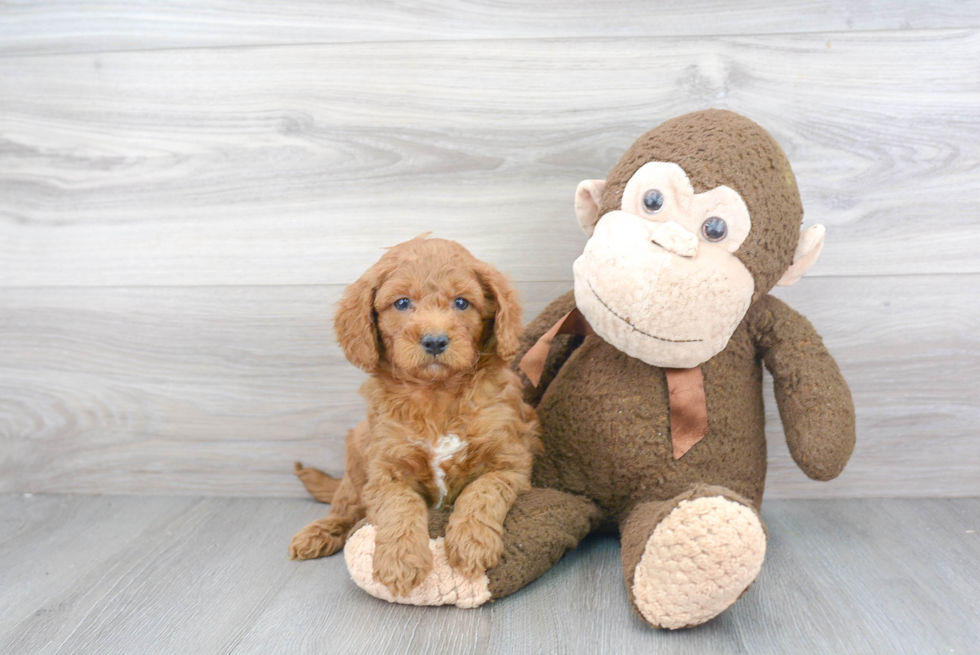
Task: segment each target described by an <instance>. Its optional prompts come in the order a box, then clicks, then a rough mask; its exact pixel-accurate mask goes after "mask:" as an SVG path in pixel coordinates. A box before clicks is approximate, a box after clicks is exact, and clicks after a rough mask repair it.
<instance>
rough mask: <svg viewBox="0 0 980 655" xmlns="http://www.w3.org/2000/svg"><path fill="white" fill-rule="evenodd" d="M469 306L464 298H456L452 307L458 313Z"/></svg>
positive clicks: (468, 302)
mask: <svg viewBox="0 0 980 655" xmlns="http://www.w3.org/2000/svg"><path fill="white" fill-rule="evenodd" d="M469 306H470V301H469V300H467V299H466V298H457V299H456V300H454V301H453V307H455V308H456V309H458V310H460V311H462V310H464V309H466V308H467V307H469Z"/></svg>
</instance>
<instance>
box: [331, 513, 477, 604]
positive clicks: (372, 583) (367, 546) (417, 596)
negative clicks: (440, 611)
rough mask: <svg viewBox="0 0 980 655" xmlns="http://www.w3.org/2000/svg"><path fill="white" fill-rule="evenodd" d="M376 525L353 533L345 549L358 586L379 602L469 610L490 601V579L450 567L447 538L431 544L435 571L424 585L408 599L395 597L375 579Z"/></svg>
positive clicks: (348, 564) (346, 558)
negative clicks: (475, 576) (469, 575)
mask: <svg viewBox="0 0 980 655" xmlns="http://www.w3.org/2000/svg"><path fill="white" fill-rule="evenodd" d="M375 534H376V530H375V528H374V526H373V525H370V524H363V525H362V526H361V527H360V528H358V529H356V530H354V531H352V533H351V536H350V538H349V539H348V540H347V543H346V545H345V546H344V559H345V560H346V563H347V570H348V571H349V572H350V575H351V578H352V579H353V580H354V582H355V583H356V584H357V585H358V586H359V587H361V588H362V589H364V591H366V592H368V593H369V594H371V595H372V596H374V597H376V598H381V599H383V600H386V601H388V602H389V603H402V604H407V605H455V606H456V607H460V608H464V609H469V608H473V607H479V606H480V605H482V604H484V603H485V602H487V601H488V600H490V590H489V588H488V582H487V576H486V575H481V576H479V577H477V578H473V579H471V578H466V577H464V576H463V575H461V574H460V573H459V572H458V571H457V570H456V569H454V568H452V567H451V566H449V561H448V559H447V558H446V543H445V539H444V538H443V537H439V538H438V539H430V540H429V549H430V550H431V551H432V562H433V567H432V571H430V572H429V574H428V575H427V576H426V577H425V579H424V580H423V581H422V583H421V584H420V585H418V586H417V587H415V588H414V589H413V590H412V591H411V593H410V594H409V595H408V596H407V597H404V596H397V597H396V596H394V595H393V594H392V593H391V592H390V591H389V590H388V588H387V587H385V586H384V585H383V584H381V583H380V582H378V581H377V580H375V579H374V576H373V575H372V572H373V569H374V564H373V558H374V538H375Z"/></svg>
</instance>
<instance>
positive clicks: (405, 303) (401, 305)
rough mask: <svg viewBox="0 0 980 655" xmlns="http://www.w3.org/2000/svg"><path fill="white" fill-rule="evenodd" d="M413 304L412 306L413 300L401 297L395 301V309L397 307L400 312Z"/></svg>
mask: <svg viewBox="0 0 980 655" xmlns="http://www.w3.org/2000/svg"><path fill="white" fill-rule="evenodd" d="M411 306H412V301H411V300H409V299H408V298H399V299H398V300H396V301H395V309H397V310H398V311H400V312H403V311H405V310H406V309H408V308H409V307H411Z"/></svg>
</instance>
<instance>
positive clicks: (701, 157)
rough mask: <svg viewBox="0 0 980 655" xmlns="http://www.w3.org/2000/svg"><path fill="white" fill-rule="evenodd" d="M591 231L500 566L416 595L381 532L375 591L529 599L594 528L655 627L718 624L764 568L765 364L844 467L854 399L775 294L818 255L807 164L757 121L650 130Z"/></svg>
mask: <svg viewBox="0 0 980 655" xmlns="http://www.w3.org/2000/svg"><path fill="white" fill-rule="evenodd" d="M575 209H576V214H577V217H578V222H579V225H580V226H581V228H582V229H583V230H584V231H585V233H586V234H587V235H588V236H589V241H588V243H587V244H586V246H585V251H584V253H583V254H582V256H581V257H579V258H578V259H577V260H576V261H575V264H574V268H573V271H574V281H575V289H574V291H573V292H569V293H568V294H566V295H564V296H562V297H560V298H558V299H556V300H555V301H554V302H552V303H551V304H550V305H549V306H548V307H547V308H546V309H545V310H544V312H542V313H541V315H540V316H538V317H537V318H536V319H535V320H534V321H533V322H532V323H531V324H530V325H529V326H528V327H527V328H526V331H525V334H524V337H523V342H522V348H521V351H520V353H519V354H518V356H517V360H516V361H519V362H522V370H523V371H524V373H525V374H526V378H525V380H526V383H525V398H526V400H527V401H528V402H529V403H530V404H532V405H533V406H534V407H536V409H537V412H538V416H539V418H540V421H541V426H542V435H541V438H542V441H543V442H544V447H545V451H544V453H543V455H541V456H540V457H539V458H538V459H537V461H536V462H535V465H534V485H535V488H534V489H532V490H531V491H530V492H527V493H525V494H524V495H522V496H521V497H520V498H519V499H518V501H517V503H516V504H515V505H514V507H513V509H512V510H511V512H510V514H509V515H508V517H507V520H506V521H505V523H504V534H503V539H504V554H503V556H502V558H501V561H500V563H499V564H498V565H497V566H496V567H494V568H493V569H490V570H489V571H487V573H486V575H485V576H481V577H479V578H478V579H466V578H463V577H461V576H459V575H458V573H457V572H455V571H453V570H452V569H451V568H450V567H449V566H448V564H446V560H445V555H444V551H443V545H442V540H441V539H440V538H438V537H439V536H440V535H441V534H444V527H445V518H446V516H447V513H446V510H442V511H440V512H436V511H433V513H432V515H431V521H430V523H431V525H430V528H431V534H432V536H433V540H432V543H431V547H432V548H433V551H434V560H435V562H436V567H435V569H434V570H433V572H432V573H431V574H430V575H429V577H428V578H427V579H426V580H425V582H423V584H422V585H420V586H419V587H417V588H416V589H415V590H413V591H412V592H411V593H410V594H409V596H408V597H404V598H401V597H400V598H397V599H395V598H392V597H391V596H390V593H388V592H387V589H385V588H384V587H383V586H382V585H380V584H378V583H377V582H376V581H374V580H372V578H371V571H372V568H371V557H372V553H373V529H372V527H371V526H369V525H364V526H358V527H356V528H355V530H354V531H353V533H352V535H351V538H350V540H349V541H348V543H347V548H346V558H347V564H348V567H349V569H350V571H351V575H352V576H353V578H354V579H355V581H356V582H357V583H358V584H359V585H360V586H362V587H363V588H364V589H366V590H367V591H368V592H369V593H372V594H373V595H376V596H379V597H383V598H387V599H388V600H397V601H398V602H403V603H411V604H427V605H432V604H456V605H458V606H461V607H473V606H477V605H480V604H482V603H484V602H486V601H487V600H493V599H498V598H501V597H503V596H506V595H507V594H510V593H512V592H514V591H517V590H518V589H520V588H522V587H523V586H525V585H526V584H528V583H529V582H531V581H532V580H534V579H535V578H537V577H538V576H540V575H541V574H542V573H544V572H545V571H547V570H548V569H549V568H550V567H551V566H552V565H553V564H554V563H555V562H556V561H558V559H559V558H560V557H561V556H562V554H564V553H565V552H566V551H567V550H569V549H570V548H574V547H575V546H576V544H578V542H579V541H580V540H581V539H582V538H583V537H584V536H585V535H587V534H588V533H589V532H592V531H594V530H598V529H616V528H618V530H619V533H620V535H621V539H622V562H623V575H624V578H625V581H626V587H627V589H628V592H629V598H630V600H631V601H632V603H633V606H634V609H635V610H636V611H637V612H638V613H639V615H640V616H641V617H643V619H644V620H645V621H646V622H647V623H649V624H650V625H652V626H654V627H658V628H682V627H689V626H694V625H698V624H700V623H703V622H705V621H707V620H709V619H711V618H713V617H714V616H717V615H718V614H719V613H720V612H722V611H723V610H725V609H726V608H727V607H729V606H730V605H731V604H732V603H734V602H735V601H736V600H737V599H738V598H739V597H740V596H741V595H742V593H744V592H745V590H746V589H747V588H748V586H749V585H750V584H751V583H752V581H753V580H754V579H755V577H756V575H757V574H758V573H759V570H760V567H761V566H762V561H763V558H764V556H765V549H766V533H765V528H764V527H763V524H762V521H761V520H760V517H759V507H760V505H761V502H762V492H763V487H764V483H765V474H766V439H765V430H764V420H765V416H764V410H763V401H762V365H763V363H764V364H765V366H766V368H768V369H769V371H770V372H771V373H772V376H773V380H774V383H775V393H776V400H777V403H778V405H779V412H780V416H781V417H782V422H783V427H784V429H785V432H786V440H787V442H788V444H789V449H790V452H791V454H792V456H793V458H794V460H795V461H796V463H797V464H798V465H799V466H800V468H801V469H802V470H803V471H804V472H805V473H806V474H807V475H808V476H810V477H811V478H814V479H817V480H829V479H831V478H834V477H836V476H837V475H838V474H840V472H841V471H842V470H843V468H844V465H845V464H846V463H847V460H848V458H849V456H850V454H851V451H852V450H853V447H854V407H853V404H852V402H851V395H850V391H849V390H848V387H847V384H846V383H845V381H844V379H843V377H842V376H841V373H840V370H839V369H838V367H837V364H836V362H835V361H834V360H833V358H832V357H831V356H830V354H829V353H828V352H827V350H826V348H824V346H823V344H822V342H821V340H820V337H819V336H818V335H817V333H816V332H815V331H814V329H813V327H812V326H811V325H810V323H809V322H808V321H807V320H806V319H805V318H803V317H802V316H801V315H800V314H798V313H796V312H795V311H793V310H792V309H790V308H789V307H788V306H786V305H785V304H784V303H782V302H781V301H779V300H777V299H776V298H774V297H772V296H770V295H768V293H769V291H770V289H772V287H773V286H774V285H777V284H782V285H785V284H792V283H794V282H796V281H797V280H798V279H799V278H800V276H801V275H803V273H805V272H806V271H807V270H808V269H809V268H810V267H811V266H812V265H813V263H814V261H816V258H817V256H818V255H819V253H820V249H821V247H822V245H823V234H824V229H823V227H822V226H814V227H811V228H809V229H808V230H805V231H802V232H801V222H802V218H803V208H802V205H801V203H800V197H799V192H798V190H797V187H796V180H795V178H794V176H793V172H792V170H791V169H790V166H789V162H788V161H787V160H786V157H785V155H784V154H783V152H782V150H781V149H780V147H779V145H778V144H777V143H776V142H775V141H774V140H773V138H772V137H771V136H770V135H769V134H768V133H767V132H766V131H765V130H763V129H762V128H761V127H759V126H758V125H756V124H755V123H754V122H752V121H750V120H748V119H747V118H745V117H743V116H740V115H738V114H734V113H732V112H728V111H719V110H708V111H701V112H697V113H693V114H688V115H686V116H681V117H679V118H675V119H672V120H669V121H667V122H665V123H663V124H662V125H660V126H659V127H657V128H656V129H654V130H652V131H650V132H648V133H647V134H645V135H643V136H642V137H640V138H639V139H638V140H637V141H636V143H634V144H633V146H632V147H631V148H630V149H629V150H628V151H627V152H626V153H625V154H624V155H623V157H622V159H621V160H620V161H619V163H618V164H617V165H616V167H615V168H613V170H612V171H611V172H610V174H609V176H608V177H607V179H606V180H590V181H586V182H582V183H581V184H580V185H579V187H578V190H577V193H576V199H575Z"/></svg>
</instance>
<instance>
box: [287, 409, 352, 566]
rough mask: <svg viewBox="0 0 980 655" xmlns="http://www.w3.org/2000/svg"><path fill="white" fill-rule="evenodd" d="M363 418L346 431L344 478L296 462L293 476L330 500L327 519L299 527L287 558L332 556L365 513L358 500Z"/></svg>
mask: <svg viewBox="0 0 980 655" xmlns="http://www.w3.org/2000/svg"><path fill="white" fill-rule="evenodd" d="M367 432H368V426H367V422H366V421H361V422H360V423H358V424H357V426H355V427H354V429H353V430H351V431H350V432H349V433H348V434H347V454H346V456H345V461H344V469H345V471H344V478H343V479H342V480H337V479H336V478H332V477H330V476H329V475H327V474H326V473H323V472H321V471H318V470H316V469H310V468H303V465H302V464H300V463H299V462H296V475H297V476H298V477H299V479H300V480H301V481H302V482H303V484H304V485H305V486H306V489H307V491H309V492H310V494H312V496H313V497H314V498H316V499H317V500H319V501H320V502H321V503H331V507H330V513H329V514H328V515H327V517H326V518H323V519H320V520H319V521H313V523H310V524H309V525H308V526H306V527H305V528H303V529H302V530H300V531H299V532H297V533H296V535H295V536H294V537H293V540H292V543H290V544H289V557H290V559H315V558H317V557H326V556H327V555H333V554H334V553H336V552H337V551H338V550H340V549H341V548H343V546H344V542H345V541H346V540H347V532H348V531H349V530H350V529H351V528H352V527H354V524H355V523H357V522H358V521H360V520H361V519H363V518H364V516H365V509H364V504H363V503H362V502H361V489H363V488H364V475H365V474H364V462H363V461H362V458H361V454H362V452H363V450H364V439H365V438H366V436H367Z"/></svg>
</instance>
